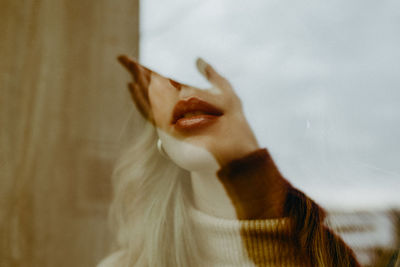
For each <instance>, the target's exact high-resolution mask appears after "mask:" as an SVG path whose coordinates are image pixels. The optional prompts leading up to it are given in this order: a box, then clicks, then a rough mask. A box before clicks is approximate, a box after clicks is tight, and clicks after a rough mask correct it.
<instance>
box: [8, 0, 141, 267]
mask: <svg viewBox="0 0 400 267" xmlns="http://www.w3.org/2000/svg"><path fill="white" fill-rule="evenodd" d="M120 53H126V54H129V55H132V56H136V55H137V54H138V0H112V1H111V0H92V1H89V0H31V1H22V0H0V266H1V267H3V266H7V267H9V266H40V267H47V266H48V267H55V266H57V267H63V266H65V267H66V266H68V267H71V266H73V267H79V266H82V267H83V266H85V267H87V266H93V265H95V264H96V263H97V262H98V261H99V260H100V259H101V258H102V257H103V256H104V255H105V254H106V253H107V252H108V250H109V246H110V233H109V231H108V228H107V227H108V226H107V222H106V216H107V206H108V203H109V201H110V182H109V179H110V173H111V168H112V164H113V161H114V159H115V156H116V154H117V150H118V141H119V140H118V137H119V135H120V130H121V128H122V126H123V124H124V123H125V121H126V119H127V117H128V115H129V113H130V112H131V111H132V109H133V106H132V105H131V102H130V99H129V96H128V92H127V90H126V81H127V80H128V77H129V76H128V75H127V74H126V73H125V71H124V70H123V69H122V67H120V66H119V65H118V63H117V61H116V60H115V57H116V56H117V55H118V54H120Z"/></svg>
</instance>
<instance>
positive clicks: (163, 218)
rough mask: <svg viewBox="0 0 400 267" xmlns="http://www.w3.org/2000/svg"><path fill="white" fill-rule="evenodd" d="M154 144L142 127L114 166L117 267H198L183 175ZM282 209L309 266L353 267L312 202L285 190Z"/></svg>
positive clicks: (154, 138)
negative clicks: (289, 220)
mask: <svg viewBox="0 0 400 267" xmlns="http://www.w3.org/2000/svg"><path fill="white" fill-rule="evenodd" d="M157 139H158V136H157V133H156V130H155V128H154V126H153V125H151V124H150V123H146V125H145V127H144V128H143V130H142V131H141V136H140V137H139V138H137V139H136V140H135V142H133V144H132V146H130V147H128V148H127V149H126V151H124V153H123V154H122V156H121V157H120V159H119V160H118V161H117V164H116V166H115V170H114V173H113V179H112V180H113V190H114V191H113V193H114V198H113V202H112V204H111V209H110V218H111V224H112V225H113V226H114V230H115V232H116V236H117V240H116V241H117V246H118V248H119V249H120V250H123V254H121V255H122V256H121V257H120V259H119V263H118V265H117V266H152V267H169V266H171V267H187V266H198V265H199V263H200V262H201V261H200V257H199V255H198V251H199V250H198V249H197V247H196V243H195V239H194V238H190V237H191V236H192V234H193V233H192V229H193V227H192V226H191V224H190V220H189V218H188V214H187V211H188V207H187V205H188V203H189V202H190V194H189V193H188V192H190V190H191V187H190V186H191V185H190V178H189V172H188V171H186V170H183V169H181V168H180V167H178V166H176V165H175V164H174V163H173V162H171V161H170V160H168V159H165V158H164V157H162V156H161V155H160V154H159V152H158V150H157V148H156V142H157ZM284 207H285V208H284V210H285V216H288V217H291V218H293V219H294V221H295V233H296V234H295V236H296V238H295V243H296V244H297V246H298V248H300V250H301V251H302V253H303V256H304V257H305V258H307V261H308V262H309V263H310V265H311V266H359V264H358V263H357V261H356V259H355V257H354V254H353V252H352V250H351V249H350V248H349V247H348V246H347V245H346V244H345V243H344V242H343V241H342V239H341V238H339V237H338V236H337V235H336V234H334V233H333V231H332V230H330V229H329V228H328V227H327V226H326V225H325V224H324V220H325V212H324V210H323V209H322V208H321V207H319V206H318V205H317V204H316V203H315V202H314V201H313V200H311V199H310V198H308V197H307V196H306V195H305V194H303V193H302V192H300V191H299V190H297V189H295V188H294V187H291V186H290V188H289V190H288V195H287V198H286V202H285V206H284Z"/></svg>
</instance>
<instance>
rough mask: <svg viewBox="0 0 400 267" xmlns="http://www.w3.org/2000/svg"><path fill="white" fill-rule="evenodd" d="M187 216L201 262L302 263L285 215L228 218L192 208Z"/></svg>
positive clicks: (220, 264) (218, 264)
mask: <svg viewBox="0 0 400 267" xmlns="http://www.w3.org/2000/svg"><path fill="white" fill-rule="evenodd" d="M190 217H191V219H192V224H193V225H194V227H195V229H194V230H195V232H196V237H195V238H196V239H197V242H198V244H199V248H200V254H201V257H202V265H203V266H210V267H212V266H215V267H227V266H249V267H250V266H252V267H254V266H302V264H301V261H299V260H300V259H299V258H298V257H297V255H299V253H296V249H295V247H296V246H295V244H294V243H293V239H292V238H291V235H292V234H291V228H292V227H291V221H290V219H288V218H280V219H268V220H229V219H221V218H216V217H212V216H210V215H208V214H205V213H203V212H201V211H199V210H196V209H194V208H191V210H190ZM249 254H251V255H249Z"/></svg>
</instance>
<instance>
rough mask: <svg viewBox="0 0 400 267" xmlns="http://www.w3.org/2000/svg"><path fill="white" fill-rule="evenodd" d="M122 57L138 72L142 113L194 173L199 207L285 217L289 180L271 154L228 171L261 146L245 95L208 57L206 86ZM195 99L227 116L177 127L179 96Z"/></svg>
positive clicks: (221, 213) (134, 87)
mask: <svg viewBox="0 0 400 267" xmlns="http://www.w3.org/2000/svg"><path fill="white" fill-rule="evenodd" d="M118 59H119V61H120V62H121V63H122V65H123V66H124V67H126V68H127V69H128V71H129V72H130V73H131V74H132V76H133V82H131V83H129V89H130V92H131V96H132V99H133V101H134V103H135V104H136V106H137V107H138V109H139V111H140V112H141V113H142V115H143V116H144V117H145V118H146V119H148V120H149V121H150V122H152V123H153V124H154V125H155V126H156V128H157V131H158V133H159V137H160V139H161V140H162V142H163V147H164V149H165V151H166V153H167V154H168V155H169V156H170V158H171V159H172V160H173V161H174V162H175V163H176V164H177V165H179V166H180V167H182V168H184V169H187V170H188V171H190V173H191V179H192V187H193V199H194V203H195V206H196V207H197V208H198V209H200V210H202V211H203V212H206V213H209V214H211V215H214V216H217V217H225V218H232V219H265V218H276V217H281V216H283V202H284V199H285V195H286V187H287V182H286V180H284V179H283V177H282V176H281V175H280V173H279V171H278V169H277V168H276V166H275V165H274V164H273V161H272V159H271V160H269V159H270V157H269V155H268V157H267V159H266V160H265V162H264V163H265V164H260V167H257V166H254V168H253V169H254V170H255V171H254V172H244V173H242V175H236V173H231V172H229V170H227V169H229V168H231V167H232V166H233V165H232V164H237V161H236V160H237V159H241V158H244V157H246V156H248V155H250V154H251V153H254V152H255V151H257V150H259V149H260V147H259V145H258V142H257V140H256V138H255V135H254V133H253V132H252V130H251V128H250V126H249V124H248V122H247V120H246V118H245V116H244V113H243V109H242V104H241V101H240V99H239V98H238V96H237V95H236V94H235V92H234V90H233V89H232V86H231V85H230V83H229V82H228V81H227V80H226V79H225V78H224V77H222V76H221V75H219V74H218V73H217V72H216V71H215V69H214V68H213V67H212V66H210V65H209V64H207V63H206V62H205V61H203V60H202V59H199V60H197V68H198V70H199V71H200V73H201V74H203V76H204V77H205V78H206V79H207V80H208V81H209V82H210V84H211V85H212V87H211V88H210V89H206V90H204V89H199V88H195V87H192V86H188V85H185V84H182V83H179V82H176V81H173V80H171V79H169V78H166V77H163V76H162V75H160V74H158V73H156V72H154V71H152V70H149V69H147V68H145V67H144V66H142V65H140V64H139V63H138V62H136V61H134V60H132V59H129V58H128V57H126V56H120V57H119V58H118ZM191 97H197V98H200V99H202V100H203V101H206V102H208V103H210V104H212V105H213V106H215V107H217V108H218V109H220V110H222V112H223V115H222V116H221V117H219V118H218V119H217V120H216V121H215V122H214V123H212V124H210V125H208V126H206V127H204V128H201V129H197V130H195V131H190V132H182V131H178V130H176V129H175V127H174V125H173V124H171V118H172V114H173V109H174V107H175V105H176V103H177V102H178V101H179V100H186V99H189V98H191ZM193 161H194V162H193ZM235 162H236V163H235Z"/></svg>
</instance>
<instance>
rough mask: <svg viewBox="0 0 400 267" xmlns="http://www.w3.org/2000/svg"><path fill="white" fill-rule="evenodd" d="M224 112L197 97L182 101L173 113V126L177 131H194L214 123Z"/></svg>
mask: <svg viewBox="0 0 400 267" xmlns="http://www.w3.org/2000/svg"><path fill="white" fill-rule="evenodd" d="M222 115H223V112H222V111H221V110H220V109H218V108H216V107H214V106H213V105H211V104H209V103H207V102H205V101H203V100H201V99H199V98H196V97H192V98H189V99H188V100H180V101H179V102H178V103H177V104H176V106H175V108H174V111H173V115H172V124H173V125H174V126H175V128H176V129H177V130H180V131H192V130H196V129H200V128H203V127H205V126H208V125H210V124H212V123H214V122H215V121H216V120H217V119H218V117H220V116H222Z"/></svg>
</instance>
